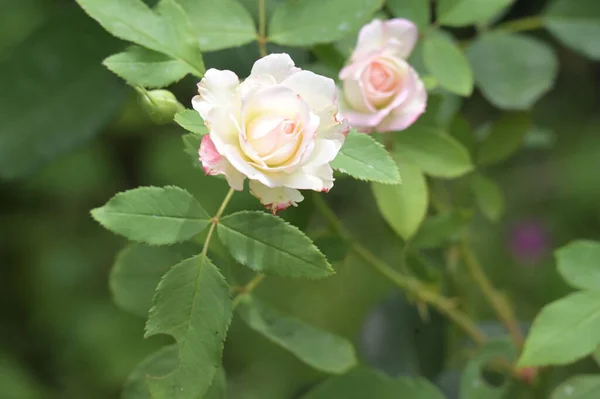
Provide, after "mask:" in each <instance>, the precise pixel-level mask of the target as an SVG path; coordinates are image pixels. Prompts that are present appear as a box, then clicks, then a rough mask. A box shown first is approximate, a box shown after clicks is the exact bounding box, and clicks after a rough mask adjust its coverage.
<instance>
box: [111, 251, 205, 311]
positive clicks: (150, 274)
mask: <svg viewBox="0 0 600 399" xmlns="http://www.w3.org/2000/svg"><path fill="white" fill-rule="evenodd" d="M200 251H201V248H198V246H196V245H193V244H177V245H173V246H169V247H149V246H147V245H143V244H131V245H129V246H128V247H126V248H125V249H123V250H122V251H121V252H120V253H119V255H118V256H117V259H116V260H115V264H114V266H113V268H112V271H111V273H110V280H109V284H110V289H111V291H112V294H113V297H114V299H115V302H116V303H117V305H119V306H120V307H121V308H122V309H125V310H127V311H128V312H131V313H133V314H135V315H137V316H140V317H144V318H146V317H147V316H148V311H149V310H150V307H151V306H152V297H153V296H154V291H155V290H156V286H157V285H158V282H159V281H160V278H161V277H162V276H163V275H164V274H165V273H166V272H167V271H168V270H169V269H170V268H171V267H173V266H175V265H176V264H178V263H179V262H181V261H183V260H184V259H187V258H189V257H191V256H193V255H195V254H198V253H200Z"/></svg>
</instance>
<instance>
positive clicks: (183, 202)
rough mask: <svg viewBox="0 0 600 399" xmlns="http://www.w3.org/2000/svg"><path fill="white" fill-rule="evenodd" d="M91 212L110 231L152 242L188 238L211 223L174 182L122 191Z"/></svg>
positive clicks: (190, 196)
mask: <svg viewBox="0 0 600 399" xmlns="http://www.w3.org/2000/svg"><path fill="white" fill-rule="evenodd" d="M92 216H93V217H94V219H96V221H98V222H99V223H100V224H101V225H102V226H104V227H105V228H107V229H108V230H110V231H112V232H113V233H116V234H120V235H122V236H125V237H127V238H128V239H130V240H133V241H139V242H145V243H148V244H152V245H165V244H173V243H176V242H180V241H185V240H188V239H190V238H192V237H193V236H195V235H196V234H198V233H200V232H202V230H204V228H205V227H206V226H207V225H208V224H209V223H210V217H209V216H208V214H207V213H206V212H205V211H204V209H202V207H201V206H200V204H199V203H198V202H197V201H196V199H195V198H194V197H193V196H192V195H191V194H190V193H188V192H187V191H185V190H184V189H181V188H179V187H173V186H167V187H164V188H159V187H140V188H136V189H133V190H129V191H124V192H122V193H119V194H117V195H115V196H114V197H113V198H112V199H111V200H110V201H108V202H107V203H106V205H104V206H103V207H101V208H96V209H94V210H92Z"/></svg>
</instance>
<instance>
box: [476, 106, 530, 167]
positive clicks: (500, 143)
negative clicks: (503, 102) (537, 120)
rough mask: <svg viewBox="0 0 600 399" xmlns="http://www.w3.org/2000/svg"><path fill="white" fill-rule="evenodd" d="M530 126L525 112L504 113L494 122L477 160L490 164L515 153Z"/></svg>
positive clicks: (482, 163)
mask: <svg viewBox="0 0 600 399" xmlns="http://www.w3.org/2000/svg"><path fill="white" fill-rule="evenodd" d="M530 128H531V119H530V118H529V115H528V114H526V113H522V112H519V113H506V114H504V115H503V116H502V117H501V118H500V120H498V121H497V122H495V123H494V125H493V126H492V131H491V132H490V134H489V135H488V136H487V137H486V138H485V140H484V141H483V143H482V144H481V147H480V148H479V151H478V154H477V162H478V163H479V164H481V165H490V164H494V163H497V162H500V161H503V160H505V159H507V158H508V157H510V156H511V155H512V154H513V153H515V152H516V151H517V150H518V149H519V148H520V147H521V145H522V144H523V139H524V138H525V135H526V134H527V132H528V131H529V129H530Z"/></svg>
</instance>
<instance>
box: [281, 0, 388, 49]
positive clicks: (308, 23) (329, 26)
mask: <svg viewBox="0 0 600 399" xmlns="http://www.w3.org/2000/svg"><path fill="white" fill-rule="evenodd" d="M382 6H383V0H329V1H326V2H323V1H321V0H302V1H296V0H286V1H285V2H282V3H280V4H279V5H278V6H277V8H276V9H275V12H274V14H273V16H272V17H271V21H270V23H269V41H272V42H273V43H277V44H283V45H288V46H309V45H313V44H319V43H331V42H335V41H337V40H340V39H342V38H343V37H344V36H346V35H348V34H349V33H351V32H355V31H357V30H358V29H359V28H360V27H361V26H362V25H363V24H365V23H367V22H369V21H370V20H371V18H372V17H373V14H374V13H375V12H376V11H377V10H379V9H380V8H381V7H382Z"/></svg>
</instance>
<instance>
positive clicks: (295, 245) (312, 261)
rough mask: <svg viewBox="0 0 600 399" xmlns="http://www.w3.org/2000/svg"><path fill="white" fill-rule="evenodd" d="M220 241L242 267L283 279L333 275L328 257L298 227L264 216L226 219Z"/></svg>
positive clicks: (221, 225)
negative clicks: (282, 277)
mask: <svg viewBox="0 0 600 399" xmlns="http://www.w3.org/2000/svg"><path fill="white" fill-rule="evenodd" d="M217 231H218V234H219V238H220V239H221V241H222V242H223V244H224V245H225V246H226V247H227V248H228V249H229V252H230V253H231V255H232V256H233V257H234V258H235V259H236V260H237V261H238V262H240V263H241V264H243V265H246V266H248V267H249V268H251V269H252V270H255V271H257V272H262V273H267V274H274V275H278V276H284V277H304V278H323V277H327V276H329V275H331V274H333V273H334V271H333V269H332V268H331V265H330V264H329V263H328V262H327V259H326V258H325V256H324V255H323V254H322V253H321V251H319V249H318V248H317V247H315V245H314V244H313V243H312V241H311V240H310V238H308V237H307V236H306V235H304V233H303V232H301V231H300V230H299V229H298V228H297V227H295V226H292V225H290V224H288V223H287V222H285V221H284V220H283V219H281V218H278V217H276V216H273V215H269V214H267V213H264V212H251V211H244V212H238V213H234V214H232V215H227V216H225V217H224V218H222V219H221V221H220V223H219V224H218V226H217Z"/></svg>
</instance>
